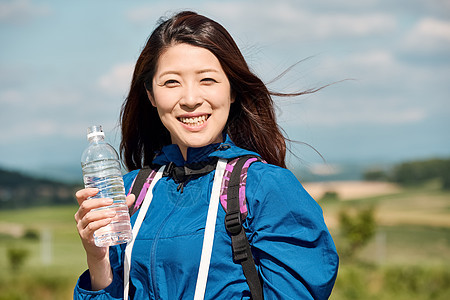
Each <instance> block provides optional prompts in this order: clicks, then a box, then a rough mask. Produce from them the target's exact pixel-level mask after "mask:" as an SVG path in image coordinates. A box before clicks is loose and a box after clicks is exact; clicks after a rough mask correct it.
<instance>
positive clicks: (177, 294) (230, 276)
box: [74, 138, 338, 300]
mask: <svg viewBox="0 0 450 300" xmlns="http://www.w3.org/2000/svg"><path fill="white" fill-rule="evenodd" d="M224 144H228V145H230V146H231V147H220V148H219V144H214V145H209V146H206V147H202V148H190V149H188V154H187V160H186V161H184V159H183V157H182V155H181V153H180V151H179V149H178V147H177V146H176V145H169V146H166V147H164V148H163V150H162V152H161V153H160V154H159V155H158V156H157V157H156V159H155V160H154V163H155V164H161V165H163V164H168V163H169V162H171V161H172V162H174V163H175V164H176V165H178V166H182V165H184V164H186V163H194V162H199V161H203V160H205V159H208V158H209V157H212V156H217V157H220V158H226V159H229V158H235V157H238V156H242V155H246V154H255V153H252V152H249V151H247V150H244V149H241V148H238V147H237V146H235V145H234V144H233V143H232V142H231V141H230V140H229V139H228V138H227V139H226V141H225V142H224ZM137 172H138V171H137V170H135V171H132V172H130V173H128V174H127V175H125V176H124V183H125V188H126V190H129V189H130V186H131V183H132V181H133V180H134V178H135V177H136V174H137ZM214 173H215V171H212V172H210V173H208V174H206V175H204V176H201V177H199V178H196V179H193V180H190V181H188V182H186V184H185V186H184V188H183V191H182V192H181V191H177V186H178V184H177V183H175V182H174V180H173V179H172V178H170V177H163V178H162V179H161V180H159V181H158V182H157V184H156V185H155V187H154V190H153V201H152V203H151V205H150V207H149V209H148V212H147V215H146V218H145V220H144V222H143V224H142V227H141V229H140V231H139V233H138V235H137V237H136V241H135V244H134V247H133V253H132V260H131V271H130V282H131V286H130V294H133V293H134V299H139V300H140V299H192V298H193V295H194V290H195V285H196V279H197V272H198V268H199V263H200V257H201V248H202V242H203V235H204V227H205V223H206V216H207V210H208V204H209V198H210V192H211V189H212V184H213V179H214ZM247 175H248V177H247V186H246V196H247V205H248V216H247V218H246V219H245V222H244V224H243V226H244V228H245V231H246V234H247V237H248V239H249V242H250V245H251V247H252V251H253V255H254V258H255V262H256V265H257V269H258V272H259V274H260V276H261V278H262V281H263V291H264V297H265V299H296V300H297V299H327V298H328V297H329V295H330V293H331V290H332V287H333V285H334V281H335V279H336V274H337V269H338V256H337V253H336V248H335V246H334V243H333V240H332V238H331V236H330V234H329V232H328V229H327V227H326V225H325V223H324V220H323V214H322V210H321V208H320V206H319V205H318V204H317V203H316V201H314V199H312V198H311V196H310V195H309V194H308V193H307V192H306V191H305V190H304V188H303V187H302V186H301V184H300V183H299V182H298V180H297V178H296V177H295V176H294V175H293V174H292V173H291V172H290V171H289V170H286V169H283V168H280V167H278V166H274V165H270V164H265V163H260V162H256V163H254V164H252V165H251V167H250V168H249V170H248V173H247ZM136 216H137V213H136V214H134V215H133V216H132V218H131V222H132V224H134V222H135V220H136ZM224 218H225V211H224V210H223V208H221V207H220V208H219V212H218V215H217V222H216V229H215V236H214V245H213V250H212V257H211V265H210V269H209V275H208V282H207V286H206V292H205V299H227V300H228V299H250V292H249V288H248V285H247V283H246V280H245V277H244V274H243V271H242V267H241V265H240V264H235V263H234V262H233V259H232V248H231V238H230V236H229V235H228V234H227V232H226V229H225V225H224ZM124 249H125V248H124V245H120V246H114V247H111V248H110V261H111V266H112V268H113V274H114V280H113V282H112V284H111V285H110V286H108V287H107V288H105V289H104V290H100V291H89V289H90V278H89V270H87V271H86V272H85V273H83V275H81V277H80V278H79V280H78V283H77V285H76V287H75V291H74V299H98V300H103V299H122V295H123V255H124Z"/></svg>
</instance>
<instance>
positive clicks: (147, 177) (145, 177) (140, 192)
mask: <svg viewBox="0 0 450 300" xmlns="http://www.w3.org/2000/svg"><path fill="white" fill-rule="evenodd" d="M157 171H158V169H157V168H156V169H152V168H149V167H144V168H142V169H140V170H139V172H138V174H137V175H136V178H135V179H134V181H133V184H132V186H131V190H130V192H129V194H134V195H135V196H136V200H135V202H134V206H133V208H131V209H130V216H131V215H133V214H134V213H135V212H136V211H137V210H138V209H139V207H141V205H142V202H143V201H144V198H145V195H146V194H147V191H148V189H149V187H150V185H151V184H152V181H153V179H154V178H155V176H156V173H157Z"/></svg>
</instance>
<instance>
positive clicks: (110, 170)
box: [81, 126, 132, 247]
mask: <svg viewBox="0 0 450 300" xmlns="http://www.w3.org/2000/svg"><path fill="white" fill-rule="evenodd" d="M87 139H88V141H89V146H88V147H87V148H86V150H84V152H83V155H82V156H81V167H82V169H83V180H84V185H85V187H86V188H91V187H94V188H98V189H99V192H98V194H97V195H95V196H94V197H91V198H112V199H113V200H114V203H113V204H112V205H110V206H107V207H105V208H100V209H114V210H115V211H116V216H115V217H114V219H113V220H112V222H111V223H110V224H109V225H107V226H105V227H102V228H100V229H98V230H97V231H95V232H94V240H95V244H96V245H97V246H98V247H105V246H112V245H117V244H123V243H128V242H129V241H130V240H131V238H132V231H131V224H130V215H129V212H128V207H127V205H126V203H125V188H124V185H123V180H122V172H121V170H120V161H119V156H118V155H117V152H116V150H114V148H113V147H112V146H111V145H109V144H108V143H106V142H105V134H104V133H103V129H102V126H91V127H89V128H88V130H87Z"/></svg>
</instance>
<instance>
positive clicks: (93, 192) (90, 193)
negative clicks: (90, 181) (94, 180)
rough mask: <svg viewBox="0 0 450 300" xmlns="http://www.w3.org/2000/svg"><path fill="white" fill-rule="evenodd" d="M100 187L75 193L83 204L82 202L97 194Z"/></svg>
mask: <svg viewBox="0 0 450 300" xmlns="http://www.w3.org/2000/svg"><path fill="white" fill-rule="evenodd" d="M97 193H98V189H97V188H86V189H82V190H79V191H77V192H76V193H75V197H76V198H77V201H78V204H79V205H81V203H82V202H83V201H84V200H86V199H87V198H89V197H93V196H95V195H97Z"/></svg>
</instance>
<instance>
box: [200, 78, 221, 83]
mask: <svg viewBox="0 0 450 300" xmlns="http://www.w3.org/2000/svg"><path fill="white" fill-rule="evenodd" d="M200 82H201V83H204V84H206V85H210V84H213V83H217V80H215V79H214V78H210V77H207V78H203V79H202V80H200Z"/></svg>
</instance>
